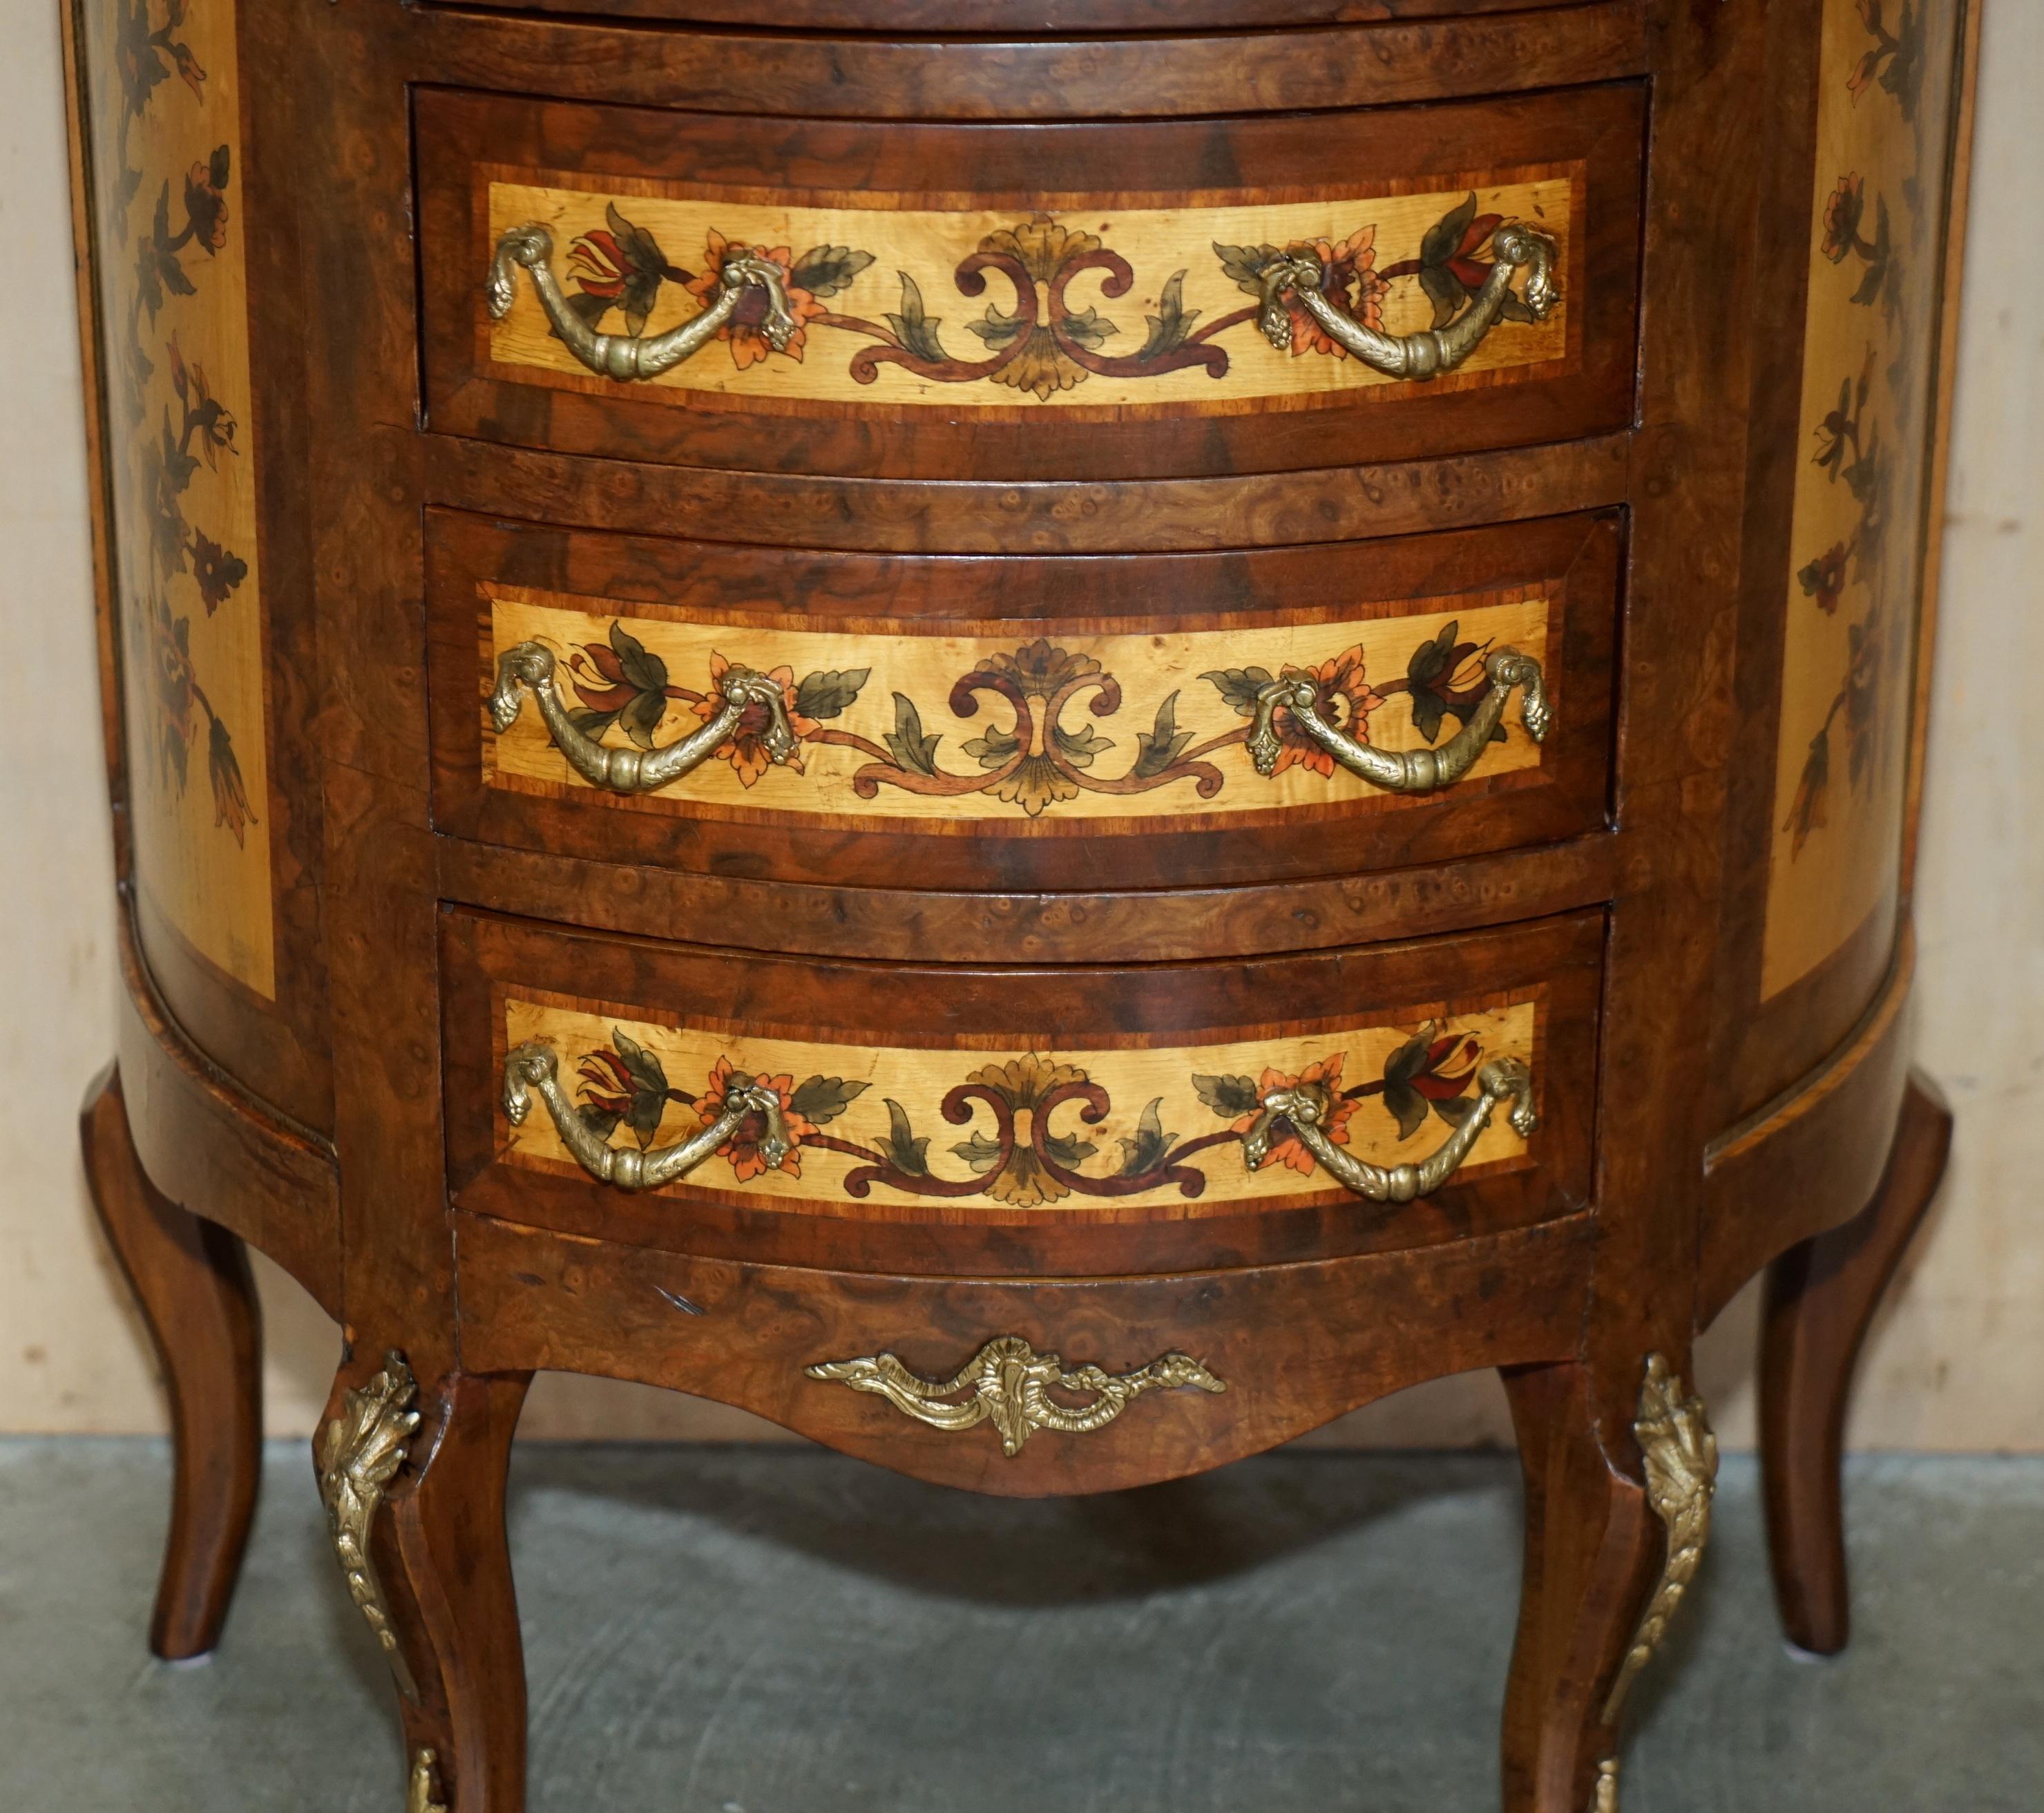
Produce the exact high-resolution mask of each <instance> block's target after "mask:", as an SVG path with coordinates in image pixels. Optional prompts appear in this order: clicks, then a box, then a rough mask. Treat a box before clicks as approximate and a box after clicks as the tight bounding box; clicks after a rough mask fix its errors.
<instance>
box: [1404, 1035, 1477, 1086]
mask: <svg viewBox="0 0 2044 1813" xmlns="http://www.w3.org/2000/svg"><path fill="white" fill-rule="evenodd" d="M1482 1061H1483V1041H1482V1040H1481V1039H1480V1038H1478V1037H1477V1036H1476V1034H1473V1033H1445V1034H1443V1035H1442V1036H1441V1037H1439V1038H1437V1039H1435V1041H1433V1042H1432V1043H1431V1044H1430V1045H1428V1046H1427V1055H1426V1057H1425V1058H1424V1059H1423V1060H1422V1062H1421V1064H1420V1068H1418V1069H1417V1070H1416V1071H1415V1072H1413V1073H1412V1076H1409V1077H1408V1078H1407V1079H1406V1080H1407V1081H1408V1083H1410V1084H1412V1087H1414V1088H1415V1089H1416V1090H1418V1091H1419V1092H1420V1094H1421V1095H1423V1096H1425V1097H1426V1098H1427V1100H1428V1101H1430V1102H1452V1101H1454V1099H1455V1098H1456V1097H1457V1096H1458V1095H1462V1093H1463V1092H1464V1091H1466V1090H1467V1089H1468V1087H1469V1086H1470V1084H1471V1083H1472V1082H1473V1081H1474V1080H1476V1072H1477V1066H1478V1065H1479V1064H1481V1063H1482Z"/></svg>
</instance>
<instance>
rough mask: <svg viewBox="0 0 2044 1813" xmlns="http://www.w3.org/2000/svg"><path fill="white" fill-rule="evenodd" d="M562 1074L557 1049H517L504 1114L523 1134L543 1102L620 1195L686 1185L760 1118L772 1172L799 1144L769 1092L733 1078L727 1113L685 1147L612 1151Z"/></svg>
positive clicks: (586, 1161) (509, 1067)
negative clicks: (682, 1181)
mask: <svg viewBox="0 0 2044 1813" xmlns="http://www.w3.org/2000/svg"><path fill="white" fill-rule="evenodd" d="M559 1071H560V1064H559V1059H558V1058H557V1057H555V1054H554V1048H553V1047H552V1046H551V1045H537V1044H530V1045H519V1046H517V1048H516V1049H514V1050H513V1051H512V1052H511V1053H510V1054H509V1056H508V1057H506V1058H505V1060H504V1112H505V1114H506V1115H507V1116H509V1119H510V1122H511V1124H512V1126H514V1127H520V1126H524V1124H525V1117H526V1116H527V1115H528V1114H530V1113H531V1112H532V1098H533V1096H535V1095H537V1096H538V1097H539V1098H540V1100H541V1101H542V1102H544V1103H546V1104H547V1112H548V1114H551V1116H552V1117H553V1121H554V1127H555V1131H557V1132H558V1133H559V1134H560V1136H561V1144H562V1145H565V1146H566V1147H567V1149H568V1150H569V1151H570V1152H571V1153H574V1156H575V1158H576V1160H577V1161H578V1163H579V1164H581V1166H582V1169H583V1170H585V1171H586V1172H588V1173H589V1174H590V1176H592V1177H594V1179H596V1180H597V1182H598V1183H599V1184H616V1185H617V1187H618V1188H619V1189H621V1190H657V1189H659V1187H660V1186H661V1185H662V1184H671V1183H673V1182H674V1180H675V1179H676V1178H677V1177H686V1176H687V1175H688V1174H689V1172H691V1171H693V1170H694V1169H695V1168H696V1167H697V1165H698V1164H701V1163H702V1161H704V1160H705V1159H706V1158H707V1157H709V1155H710V1154H711V1153H713V1152H715V1151H716V1150H717V1148H718V1147H719V1146H720V1145H723V1144H724V1141H726V1140H728V1139H729V1138H730V1137H731V1136H732V1134H735V1133H736V1132H737V1131H738V1130H739V1129H740V1127H741V1126H743V1125H744V1124H745V1122H746V1120H747V1118H748V1117H749V1116H751V1115H753V1114H757V1115H759V1117H760V1118H761V1119H762V1120H763V1121H764V1122H766V1130H765V1132H764V1133H763V1134H761V1136H760V1139H759V1151H760V1155H761V1156H762V1157H763V1158H765V1159H766V1161H767V1164H769V1165H770V1166H773V1167H775V1168H778V1166H779V1164H780V1163H781V1161H782V1159H783V1158H785V1157H787V1155H788V1152H789V1149H790V1147H791V1146H792V1145H793V1144H794V1141H793V1140H791V1139H790V1137H788V1123H787V1120H786V1118H785V1117H784V1116H783V1115H782V1112H781V1099H780V1097H778V1095H775V1094H774V1091H772V1090H770V1089H762V1088H761V1087H759V1086H758V1084H755V1083H754V1082H753V1081H752V1080H751V1078H750V1077H737V1076H734V1077H732V1080H731V1087H730V1088H729V1089H728V1091H726V1093H725V1095H724V1112H723V1113H721V1114H719V1115H718V1116H717V1118H716V1119H715V1120H713V1121H712V1122H710V1123H709V1126H706V1127H705V1128H703V1129H702V1130H701V1132H699V1133H697V1134H695V1135H694V1137H691V1138H689V1139H686V1140H684V1141H682V1143H681V1144H680V1145H662V1146H655V1147H654V1148H653V1149H651V1151H647V1152H642V1151H640V1150H639V1149H637V1148H636V1147H634V1146H628V1145H626V1146H617V1145H610V1144H609V1142H608V1141H605V1140H604V1139H603V1138H601V1137H599V1136H598V1134H597V1131H596V1130H595V1129H594V1127H592V1126H590V1124H589V1122H586V1120H584V1119H583V1118H582V1113H581V1111H580V1110H579V1109H578V1108H577V1107H575V1105H574V1103H572V1102H571V1101H570V1100H569V1099H568V1098H567V1093H566V1091H563V1089H562V1087H561V1085H560V1078H559Z"/></svg>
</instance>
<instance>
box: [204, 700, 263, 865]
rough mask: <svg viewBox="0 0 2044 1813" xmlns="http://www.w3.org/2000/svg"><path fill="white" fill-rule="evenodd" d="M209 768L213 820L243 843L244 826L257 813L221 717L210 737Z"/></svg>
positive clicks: (207, 756) (207, 753)
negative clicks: (252, 808) (250, 806)
mask: <svg viewBox="0 0 2044 1813" xmlns="http://www.w3.org/2000/svg"><path fill="white" fill-rule="evenodd" d="M206 774H207V776H208V778H209V779H210V780H211V781H212V783H213V823H214V824H216V825H224V826H226V827H227V829H228V830H230V831H232V833H234V841H235V842H236V843H237V844H239V843H241V842H243V841H244V836H243V833H244V829H245V827H247V826H249V825H251V824H252V823H253V822H255V813H254V812H252V810H250V809H249V805H248V787H246V786H245V785H244V783H243V782H242V779H241V764H240V762H238V761H236V760H235V756H234V745H233V742H232V740H231V739H230V738H229V736H228V734H227V726H225V724H223V723H221V721H220V720H219V719H218V718H213V721H212V729H211V731H210V732H209V734H208V736H207V737H206Z"/></svg>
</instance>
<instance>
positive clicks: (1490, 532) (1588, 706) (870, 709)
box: [428, 511, 1620, 889]
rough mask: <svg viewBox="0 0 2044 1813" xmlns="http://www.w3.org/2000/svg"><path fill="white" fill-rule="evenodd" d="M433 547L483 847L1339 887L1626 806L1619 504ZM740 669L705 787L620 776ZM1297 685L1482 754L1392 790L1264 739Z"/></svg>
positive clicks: (448, 706) (1316, 712) (440, 791)
mask: <svg viewBox="0 0 2044 1813" xmlns="http://www.w3.org/2000/svg"><path fill="white" fill-rule="evenodd" d="M428 543H429V549H430V562H429V564H430V573H431V579H430V586H431V593H432V612H433V623H434V634H433V645H432V690H433V738H434V750H435V760H436V801H435V805H436V822H437V823H438V824H439V825H440V828H441V829H442V830H446V831H450V832H452V833H456V834H459V835H460V836H463V837H473V838H477V839H479V840H482V841H488V842H493V843H500V844H505V845H516V846H519V847H521V848H525V849H540V850H548V851H554V852H559V853H565V854H569V855H574V856H585V857H593V858H596V859H598V860H612V861H617V862H624V863H633V864H670V865H675V866H679V867H682V868H690V869H694V870H696V871H699V872H716V873H724V874H732V875H743V876H755V877H767V878H776V879H782V880H801V881H805V882H816V883H848V884H852V885H859V886H876V887H878V886H885V887H901V886H904V885H906V886H910V887H947V888H966V889H973V888H987V889H993V888H1017V887H1020V888H1034V887H1046V888H1058V889H1068V888H1088V887H1102V886H1108V887H1150V886H1168V885H1180V886H1187V885H1201V884H1213V883H1231V882H1239V881H1248V880H1274V879H1287V878H1292V877H1297V876H1311V875H1330V874H1339V873H1345V872H1353V871H1354V870H1357V869H1362V868H1385V867H1391V866H1394V865H1399V864H1412V863H1416V862H1422V861H1434V860H1442V859H1446V858H1450V857H1455V856H1466V855H1470V854H1473V853H1481V852H1486V851H1491V850H1496V849H1504V848H1507V847H1509V846H1512V845H1527V844H1533V843H1538V842H1542V841H1549V840H1553V839H1557V838H1561V837H1569V836H1573V835H1577V834H1579V833H1584V832H1587V831H1589V830H1594V829H1596V828H1597V827H1598V826H1601V825H1602V824H1603V823H1604V814H1605V808H1606V799H1607V793H1608V757H1609V742H1610V731H1609V716H1610V710H1611V687H1612V680H1611V642H1612V629H1613V622H1614V617H1615V591H1616V584H1617V575H1618V568H1619V545H1620V531H1619V521H1618V518H1616V515H1615V514H1611V515H1600V516H1581V517H1573V518H1562V519H1558V520H1553V521H1547V522H1535V523H1528V524H1519V525H1512V526H1511V527H1508V528H1498V529H1480V530H1471V531H1466V532H1463V533H1457V534H1450V535H1442V536H1435V537H1413V538H1411V539H1403V540H1397V541H1385V542H1374V543H1347V544H1327V545H1317V546H1312V547H1305V548H1294V549H1270V550H1264V551H1260V552H1243V553H1235V554H1187V555H1178V556H1104V557H1094V558H1073V557H1064V558H1053V559H1035V558H1030V557H1027V556H1002V557H999V558H993V559H984V560H982V559H975V558H945V557H916V556H866V555H855V554H824V553H816V552H806V551H800V550H789V549H760V548H744V547H736V546H731V545H709V544H704V543H699V542H687V541H650V540H638V539H632V538H629V537H619V536H611V535H598V534H591V533H574V532H571V531H568V530H563V529H544V528H538V527H534V526H530V525H517V524H510V523H505V522H494V521H489V520H486V519H483V518H477V517H472V516H467V515H463V514H455V513H452V512H444V511H436V512H434V513H432V515H431V517H430V518H429V523H428ZM533 643H536V644H537V645H540V647H541V648H542V649H544V650H545V651H547V656H546V660H545V662H544V663H543V665H544V666H547V667H549V668H550V670H551V672H550V674H540V673H539V671H538V670H537V669H536V668H532V667H531V666H529V665H528V666H526V667H524V668H522V669H521V670H520V672H522V674H523V676H524V677H523V678H522V679H521V678H520V677H518V676H517V674H516V673H514V674H513V677H512V678H510V679H509V680H508V681H506V682H505V683H504V685H503V687H502V689H501V691H498V690H497V689H498V687H499V681H500V677H501V673H502V669H501V667H500V663H501V662H502V661H503V660H505V658H506V657H507V656H511V652H512V651H513V650H515V649H520V648H521V646H524V645H528V644H533ZM1505 649H1517V650H1518V651H1519V652H1520V653H1522V654H1523V655H1525V656H1528V657H1530V658H1531V660H1533V661H1535V662H1536V663H1538V664H1539V670H1540V676H1539V690H1540V691H1541V693H1542V694H1543V695H1544V698H1545V701H1546V713H1547V721H1546V731H1545V737H1544V741H1539V742H1536V741H1535V740H1534V738H1533V737H1532V735H1531V733H1529V730H1528V729H1527V723H1526V721H1525V719H1526V701H1527V699H1528V698H1529V697H1531V696H1533V695H1532V694H1531V693H1530V692H1529V691H1528V689H1527V687H1525V686H1523V684H1514V685H1512V687H1510V688H1509V689H1508V690H1507V689H1504V688H1503V687H1502V685H1501V683H1500V682H1498V681H1496V679H1493V674H1492V672H1490V671H1487V668H1488V664H1489V661H1490V660H1491V659H1492V657H1494V656H1497V655H1498V654H1499V652H1500V651H1503V650H1505ZM512 659H513V667H514V668H517V665H518V664H519V663H520V662H521V661H524V660H527V657H525V656H513V657H512ZM739 667H743V668H750V669H751V670H753V671H755V672H757V673H759V674H761V675H764V676H769V677H770V680H771V681H772V684H771V685H770V686H768V687H766V688H765V689H764V690H765V691H766V692H767V693H769V694H770V695H771V697H770V698H768V699H766V700H765V701H764V702H761V701H758V700H755V701H753V702H749V703H746V704H744V705H743V716H740V717H739V718H736V721H735V728H734V729H733V730H732V735H731V737H730V738H729V739H728V741H724V743H722V744H721V745H719V746H718V747H717V749H716V750H715V751H714V752H713V753H704V752H705V749H706V748H707V745H698V746H697V761H696V765H694V767H693V768H690V769H689V770H688V771H687V772H684V773H682V774H680V775H679V776H678V777H676V778H674V779H670V780H666V781H663V783H662V784H660V785H659V786H658V787H655V788H653V789H652V790H651V791H619V789H620V788H636V787H640V786H641V785H642V784H643V783H642V782H641V781H640V779H635V778H633V777H632V776H621V775H618V774H613V773H610V772H609V771H608V770H607V769H605V768H604V767H603V765H602V764H605V763H608V762H609V760H611V758H610V757H609V756H608V755H605V754H603V753H602V752H603V751H606V750H614V751H617V752H619V753H620V759H621V760H624V761H629V760H632V759H634V758H632V756H631V755H630V753H629V752H631V751H632V749H633V748H634V746H635V745H634V737H636V738H637V739H638V741H639V743H640V744H641V745H644V746H646V747H647V748H648V749H671V748H674V747H675V746H676V745H681V744H682V742H683V741H684V739H686V738H687V737H690V736H691V735H694V734H696V733H701V731H702V730H703V729H704V727H705V722H706V721H707V720H708V719H709V718H711V717H712V715H713V714H714V713H716V712H717V711H719V710H724V708H725V702H724V699H722V698H721V696H720V695H719V693H718V687H719V686H720V683H725V681H724V676H728V674H729V673H730V672H732V670H733V669H734V668H739ZM1513 671H1516V670H1513ZM1287 675H1298V676H1308V677H1309V679H1310V683H1311V685H1312V689H1313V693H1314V699H1313V702H1312V705H1311V706H1310V707H1309V708H1308V716H1312V717H1317V718H1318V719H1319V721H1320V722H1322V723H1324V724H1328V725H1331V726H1335V727H1337V728H1345V729H1347V731H1348V732H1350V733H1352V734H1353V736H1354V737H1356V738H1358V739H1361V740H1366V741H1367V742H1368V743H1369V745H1370V747H1371V749H1373V750H1374V751H1377V752H1379V753H1388V754H1391V755H1393V756H1397V759H1398V760H1401V761H1402V760H1404V755H1403V754H1402V753H1401V752H1418V753H1427V754H1429V755H1430V759H1431V756H1439V757H1440V758H1441V759H1442V760H1444V761H1446V762H1447V764H1448V765H1449V766H1450V768H1452V766H1453V765H1454V762H1455V761H1456V760H1458V759H1460V756H1462V755H1472V756H1473V766H1471V767H1470V768H1468V769H1467V771H1466V772H1465V773H1463V774H1462V776H1460V778H1459V779H1454V780H1452V781H1450V782H1447V783H1441V784H1436V785H1435V786H1433V787H1431V789H1430V790H1429V791H1423V792H1417V793H1408V792H1403V791H1395V790H1393V788H1392V787H1387V786H1386V785H1385V784H1383V783H1382V781H1381V779H1378V778H1369V777H1366V776H1361V775H1358V773H1356V772H1352V771H1351V769H1350V767H1348V766H1346V765H1344V764H1343V760H1340V759H1338V757H1339V754H1340V752H1339V750H1335V751H1331V750H1330V749H1328V748H1327V747H1326V746H1324V744H1323V743H1322V742H1320V741H1316V740H1315V739H1314V737H1312V735H1311V734H1309V733H1308V729H1306V728H1305V727H1304V726H1305V722H1306V721H1305V719H1304V718H1301V716H1300V715H1299V714H1297V713H1295V712H1293V710H1291V709H1290V708H1289V706H1284V705H1276V706H1272V708H1271V710H1270V724H1269V728H1270V734H1271V735H1272V736H1273V737H1275V738H1276V739H1277V742H1276V745H1275V746H1274V747H1272V746H1271V745H1268V744H1266V745H1262V747H1261V754H1260V756H1259V754H1258V753H1256V751H1257V749H1258V745H1256V742H1255V735H1254V733H1255V728H1256V723H1257V718H1256V713H1257V710H1258V706H1257V695H1258V692H1259V691H1262V689H1264V688H1265V687H1269V686H1270V685H1273V684H1274V683H1275V682H1274V680H1273V676H1277V681H1282V680H1283V679H1285V676H1287ZM536 676H537V677H536ZM1507 677H1509V676H1508V675H1507ZM1522 678H1523V676H1522ZM549 691H550V692H551V695H552V699H553V701H554V702H553V703H551V704H548V703H547V702H546V701H545V700H544V699H543V698H542V697H541V696H540V695H543V694H545V693H547V692H549ZM493 693H495V696H496V698H497V699H498V703H499V704H500V705H501V710H499V711H498V712H497V713H496V714H495V715H493V704H492V698H493ZM1493 695H1495V696H1493ZM776 702H778V706H779V708H780V709H781V710H782V712H783V713H784V714H785V717H786V725H787V726H788V731H789V734H790V737H792V739H793V741H792V743H791V744H790V745H789V748H790V749H791V751H792V753H791V754H790V757H789V759H787V760H785V761H781V762H776V761H774V760H773V759H772V752H771V749H770V747H769V741H768V739H769V737H770V733H772V731H773V730H774V729H775V726H774V722H773V718H772V711H773V707H774V704H775V703H776ZM1500 706H1501V712H1500ZM543 709H544V710H546V711H547V712H548V713H549V714H550V716H549V717H543ZM734 709H735V707H734ZM1486 709H1487V710H1489V714H1490V715H1489V717H1479V716H1477V714H1479V713H1480V712H1481V711H1483V710H1486ZM563 714H566V722H565V723H564V722H563ZM1533 716H1534V717H1535V719H1536V720H1538V718H1539V711H1538V710H1537V709H1536V710H1535V711H1534V713H1533ZM499 717H501V718H504V719H505V728H503V729H499V728H498V718H499ZM1493 719H1495V728H1494V729H1493V730H1492V731H1491V733H1490V736H1489V737H1488V738H1487V737H1486V736H1485V726H1486V724H1489V723H1490V722H1492V721H1493ZM550 723H551V728H550ZM570 753H575V754H576V760H577V761H578V762H579V763H580V764H581V768H580V769H579V770H578V767H577V766H576V765H575V764H573V763H571V761H570V760H569V759H568V756H569V754H570ZM1350 760H1354V756H1353V752H1350ZM1266 768H1267V770H1268V772H1264V770H1265V769H1266ZM1395 778H1396V777H1394V779H1395ZM1437 779H1438V777H1437Z"/></svg>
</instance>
